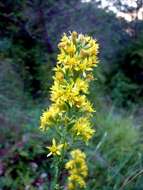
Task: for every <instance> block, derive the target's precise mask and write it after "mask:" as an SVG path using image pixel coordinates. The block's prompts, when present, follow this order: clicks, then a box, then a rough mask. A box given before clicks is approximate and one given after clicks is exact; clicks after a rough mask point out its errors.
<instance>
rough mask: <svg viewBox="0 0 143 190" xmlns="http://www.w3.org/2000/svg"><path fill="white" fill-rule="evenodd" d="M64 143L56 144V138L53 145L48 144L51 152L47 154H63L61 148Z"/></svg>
mask: <svg viewBox="0 0 143 190" xmlns="http://www.w3.org/2000/svg"><path fill="white" fill-rule="evenodd" d="M63 146H64V144H59V145H58V144H56V140H55V139H53V140H52V146H48V147H47V148H48V149H49V151H50V153H49V154H48V155H47V157H49V156H51V155H52V154H53V155H54V156H56V155H58V156H59V155H61V149H62V148H63Z"/></svg>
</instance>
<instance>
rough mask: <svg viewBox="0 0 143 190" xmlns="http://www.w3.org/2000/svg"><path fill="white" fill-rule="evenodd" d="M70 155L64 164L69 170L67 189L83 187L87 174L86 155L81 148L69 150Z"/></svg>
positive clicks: (73, 189) (72, 189)
mask: <svg viewBox="0 0 143 190" xmlns="http://www.w3.org/2000/svg"><path fill="white" fill-rule="evenodd" d="M71 157H72V159H71V160H69V161H68V162H67V163H66V165H65V168H66V169H67V170H69V177H68V190H75V189H78V188H79V187H80V188H85V187H86V184H85V177H86V176H87V174H88V168H87V165H86V161H85V158H86V155H85V154H84V153H83V152H81V150H79V149H76V150H73V151H72V152H71Z"/></svg>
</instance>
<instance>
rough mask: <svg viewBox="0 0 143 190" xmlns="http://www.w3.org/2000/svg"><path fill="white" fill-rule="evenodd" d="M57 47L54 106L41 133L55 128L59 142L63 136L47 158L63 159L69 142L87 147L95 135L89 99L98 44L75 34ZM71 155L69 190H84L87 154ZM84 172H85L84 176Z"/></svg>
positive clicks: (46, 112) (92, 110) (52, 99)
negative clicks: (62, 153)
mask: <svg viewBox="0 0 143 190" xmlns="http://www.w3.org/2000/svg"><path fill="white" fill-rule="evenodd" d="M58 47H59V50H60V53H59V55H58V57H57V66H56V68H55V69H54V70H55V76H54V77H53V79H54V84H53V86H52V87H51V98H50V99H51V102H52V104H51V105H50V107H49V108H48V109H47V110H46V111H45V112H44V113H43V114H42V116H41V125H40V128H41V129H42V130H48V129H53V128H54V129H55V131H56V132H57V134H58V135H56V138H57V136H59V134H60V138H59V139H58V138H57V139H56V140H57V141H58V144H56V141H55V139H53V145H52V146H51V147H48V149H49V151H50V153H49V154H48V155H51V154H52V155H53V156H60V155H61V152H63V149H65V146H63V145H64V144H65V143H66V144H68V145H69V146H70V143H68V140H69V139H72V141H70V142H74V140H81V141H83V142H85V143H87V142H88V141H89V140H90V139H91V138H92V136H93V134H94V132H95V130H94V129H93V127H92V125H91V122H90V120H91V118H92V115H93V112H95V110H94V109H93V106H92V104H91V103H90V101H89V100H88V98H87V95H88V94H89V83H90V81H91V80H93V79H94V78H93V75H92V70H93V68H94V67H96V66H97V63H98V59H97V53H98V43H97V42H96V41H95V40H94V39H93V38H91V37H89V36H86V35H83V34H77V32H72V33H71V34H70V35H69V36H67V35H66V34H64V35H63V37H62V39H61V41H60V43H59V45H58ZM63 147H64V148H63ZM71 147H72V146H71ZM71 147H70V148H71ZM77 153H78V154H77ZM76 154H77V155H78V159H76ZM71 155H72V158H73V160H71V161H69V162H68V163H67V164H66V168H67V169H69V170H70V176H69V185H68V187H69V189H74V187H75V186H76V185H75V183H77V184H78V185H79V186H80V187H84V186H85V182H84V177H85V176H86V175H87V168H86V164H85V161H84V159H85V156H84V153H82V152H81V151H80V150H75V151H72V153H71ZM76 162H77V163H78V162H80V164H79V166H80V168H78V169H77V168H76V166H73V165H72V166H71V165H70V164H71V163H73V164H74V163H76ZM69 165H70V166H69ZM71 167H72V168H71ZM83 168H84V169H85V171H86V172H85V173H84V174H83V175H82V172H83ZM79 171H80V172H79ZM80 173H81V174H80ZM72 187H73V188H72Z"/></svg>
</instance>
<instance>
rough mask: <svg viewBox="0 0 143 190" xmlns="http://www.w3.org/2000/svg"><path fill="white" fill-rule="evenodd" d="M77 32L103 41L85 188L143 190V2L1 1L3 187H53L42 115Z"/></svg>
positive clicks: (25, 189) (0, 188)
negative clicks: (63, 41) (61, 56)
mask: <svg viewBox="0 0 143 190" xmlns="http://www.w3.org/2000/svg"><path fill="white" fill-rule="evenodd" d="M119 15H121V16H119ZM73 30H75V31H77V32H79V33H83V34H88V35H90V36H92V37H94V38H96V39H97V40H98V43H99V44H100V54H99V57H100V63H99V66H98V68H96V69H95V71H94V75H95V78H96V79H97V80H95V81H94V82H92V84H91V93H90V96H89V98H90V100H91V101H92V103H93V104H94V106H95V108H96V111H97V112H96V114H95V116H94V119H93V124H94V126H95V128H96V134H95V136H94V138H93V139H92V142H91V144H90V145H89V146H88V147H85V149H86V152H87V155H88V157H87V158H88V161H89V162H88V166H89V168H90V169H89V171H90V172H89V177H88V179H87V183H88V184H87V188H86V189H87V190H123V189H125V190H143V141H142V133H143V132H142V131H143V122H142V121H143V1H142V0H133V1H131V2H130V0H128V1H124V0H122V1H121V0H90V1H81V0H5V1H4V0H1V1H0V190H51V189H50V181H51V180H52V178H51V174H50V172H51V169H50V164H51V163H50V159H47V157H46V155H47V150H46V148H45V147H46V146H47V145H48V144H49V142H50V136H49V135H48V134H45V133H42V132H40V130H39V118H40V115H41V113H42V111H43V110H44V109H45V108H46V107H47V106H48V105H49V90H50V87H51V85H52V75H53V67H54V66H55V65H56V55H57V53H58V49H57V44H58V42H59V40H60V38H61V35H62V34H63V33H64V32H66V33H68V32H69V31H73Z"/></svg>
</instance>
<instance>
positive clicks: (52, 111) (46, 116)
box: [40, 104, 60, 130]
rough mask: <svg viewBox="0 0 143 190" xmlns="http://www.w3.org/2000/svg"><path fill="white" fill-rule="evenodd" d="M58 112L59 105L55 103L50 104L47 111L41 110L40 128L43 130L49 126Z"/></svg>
mask: <svg viewBox="0 0 143 190" xmlns="http://www.w3.org/2000/svg"><path fill="white" fill-rule="evenodd" d="M59 112H60V109H59V107H58V106H57V105H56V104H52V105H51V106H50V107H49V109H48V110H47V111H45V112H43V114H42V116H41V118H40V122H41V124H40V128H41V129H42V130H45V129H46V128H47V125H48V126H50V125H51V124H52V122H53V121H54V120H55V119H56V116H57V115H58V113H59Z"/></svg>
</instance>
